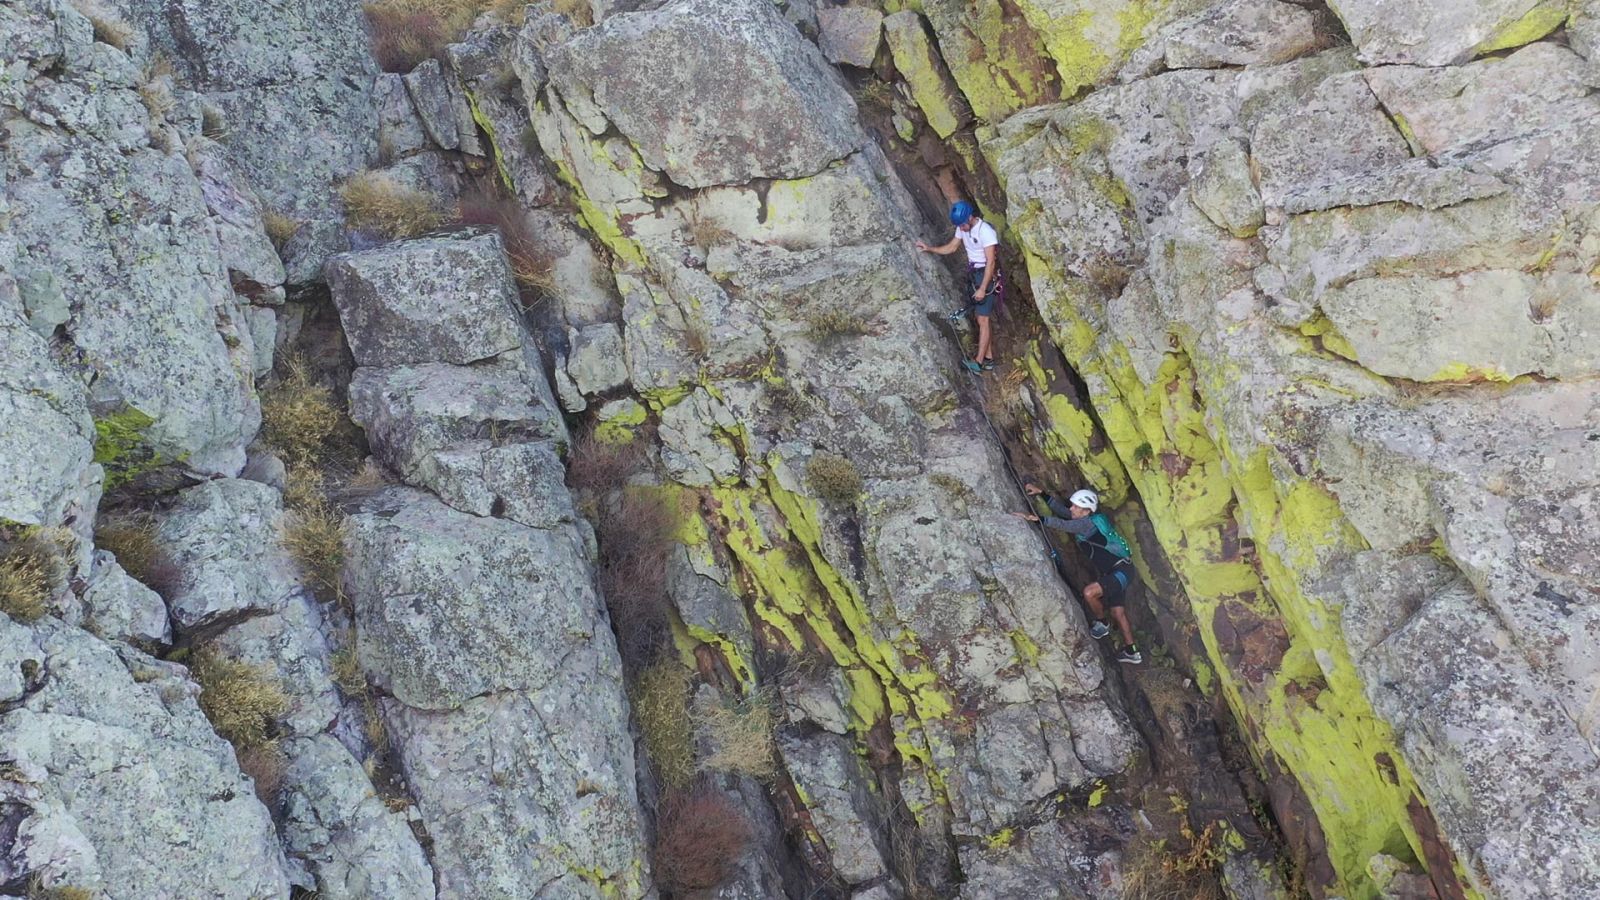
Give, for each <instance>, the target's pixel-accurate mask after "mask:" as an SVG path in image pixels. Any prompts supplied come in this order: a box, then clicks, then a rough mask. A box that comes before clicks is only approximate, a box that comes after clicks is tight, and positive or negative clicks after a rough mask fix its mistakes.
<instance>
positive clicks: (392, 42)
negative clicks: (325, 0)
mask: <svg viewBox="0 0 1600 900" xmlns="http://www.w3.org/2000/svg"><path fill="white" fill-rule="evenodd" d="M525 6H526V4H525V3H524V2H522V0H372V2H370V3H367V4H365V5H364V6H362V8H361V9H362V11H363V12H364V13H366V16H367V23H368V25H370V26H371V32H372V55H373V58H374V59H376V60H377V61H378V66H379V68H381V69H383V70H384V71H385V72H399V73H402V74H404V73H406V72H409V71H411V70H412V69H414V68H416V66H417V64H418V63H421V62H423V61H424V60H427V59H430V58H433V59H442V58H443V57H444V50H445V47H446V46H448V45H449V44H451V43H454V42H455V41H457V40H459V39H460V38H461V36H462V35H463V34H464V33H465V32H466V31H467V29H468V28H470V27H471V26H472V23H473V22H474V21H475V20H476V19H477V18H478V17H479V16H480V15H483V14H484V13H486V12H487V13H493V14H494V15H496V16H497V17H499V18H500V19H501V20H502V21H504V22H507V23H509V24H511V25H521V24H522V16H523V9H524V7H525Z"/></svg>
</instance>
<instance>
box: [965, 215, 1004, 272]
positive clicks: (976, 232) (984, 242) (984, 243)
mask: <svg viewBox="0 0 1600 900" xmlns="http://www.w3.org/2000/svg"><path fill="white" fill-rule="evenodd" d="M956 237H958V238H960V239H961V246H963V247H966V248H967V262H969V263H972V264H973V265H975V266H982V265H987V264H988V262H989V257H988V255H987V254H985V253H984V252H983V251H984V248H985V247H993V246H996V245H998V244H999V243H1000V236H999V235H997V234H995V233H994V226H993V225H990V224H989V223H988V222H985V221H984V220H982V219H979V220H978V221H976V222H974V223H973V224H972V227H971V228H969V229H967V230H966V231H962V230H961V229H959V228H957V229H956Z"/></svg>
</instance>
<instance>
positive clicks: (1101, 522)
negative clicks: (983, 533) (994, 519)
mask: <svg viewBox="0 0 1600 900" xmlns="http://www.w3.org/2000/svg"><path fill="white" fill-rule="evenodd" d="M1022 489H1023V490H1024V491H1025V492H1027V494H1028V496H1029V497H1039V498H1041V499H1042V500H1044V502H1045V505H1046V506H1048V507H1049V508H1050V511H1051V512H1052V513H1055V515H1053V516H1045V517H1044V518H1043V519H1040V518H1039V517H1038V516H1036V515H1034V514H1033V513H1031V512H1026V513H1012V515H1014V516H1016V517H1017V518H1019V519H1026V520H1028V521H1029V522H1040V521H1042V522H1044V524H1045V526H1046V527H1049V528H1054V529H1056V530H1057V531H1065V532H1067V533H1068V534H1070V535H1072V536H1073V537H1074V538H1076V539H1077V543H1078V546H1079V547H1082V548H1083V552H1084V553H1085V554H1087V555H1088V557H1089V564H1090V565H1091V566H1093V567H1094V570H1095V575H1096V578H1097V580H1096V581H1094V582H1092V583H1090V584H1089V585H1088V586H1087V587H1085V588H1084V589H1083V602H1084V603H1087V604H1088V605H1089V612H1090V613H1092V614H1093V616H1094V621H1093V623H1092V624H1090V626H1089V634H1090V635H1092V636H1093V637H1094V638H1095V639H1096V640H1099V639H1100V638H1103V637H1105V636H1106V635H1109V634H1110V633H1111V628H1110V627H1109V626H1107V625H1106V608H1107V607H1110V609H1111V618H1113V619H1115V620H1116V621H1117V628H1118V629H1119V630H1120V631H1121V632H1122V640H1123V645H1124V646H1123V648H1122V650H1121V651H1119V652H1118V653H1117V661H1118V662H1125V663H1132V664H1135V665H1137V664H1139V663H1142V662H1144V656H1143V655H1142V654H1141V653H1140V652H1139V647H1138V645H1137V644H1135V643H1134V642H1133V628H1132V627H1131V626H1130V625H1129V624H1128V613H1127V610H1125V609H1124V605H1125V604H1124V602H1123V601H1124V599H1125V598H1126V597H1127V594H1128V589H1129V588H1131V587H1133V579H1134V577H1135V573H1134V569H1133V561H1132V560H1131V559H1130V557H1131V555H1132V553H1131V551H1129V549H1128V542H1127V541H1125V540H1123V539H1122V535H1120V534H1118V533H1117V529H1116V526H1114V525H1112V524H1111V519H1110V518H1109V517H1107V516H1106V514H1105V513H1103V512H1100V495H1099V494H1096V493H1095V492H1094V491H1091V490H1089V489H1088V488H1084V489H1082V490H1079V491H1077V492H1075V493H1073V495H1072V498H1071V500H1070V501H1069V502H1068V503H1062V502H1061V501H1060V500H1058V499H1057V498H1056V497H1054V496H1052V495H1050V494H1047V493H1045V492H1044V491H1043V490H1041V489H1040V488H1039V486H1038V485H1037V484H1035V483H1033V482H1032V481H1029V482H1027V483H1026V484H1024V485H1023V486H1022Z"/></svg>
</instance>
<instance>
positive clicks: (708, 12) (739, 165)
mask: <svg viewBox="0 0 1600 900" xmlns="http://www.w3.org/2000/svg"><path fill="white" fill-rule="evenodd" d="M689 48H693V50H692V51H690V50H689ZM618 59H626V60H628V65H626V66H617V65H614V64H613V63H612V62H611V61H613V60H618ZM546 62H547V64H548V65H549V68H550V80H551V82H552V83H553V84H555V85H556V86H557V87H558V88H559V89H560V91H561V94H562V96H563V97H565V98H566V99H567V101H568V103H569V104H572V105H573V106H574V108H575V109H576V110H578V111H579V112H578V118H579V120H580V121H582V122H583V123H584V125H585V126H587V127H588V128H589V129H590V130H591V131H592V132H593V133H594V134H602V133H604V132H605V130H606V128H607V124H606V123H608V122H609V123H611V124H614V125H615V126H616V128H618V129H619V130H620V131H621V132H622V134H623V135H624V136H626V137H627V139H628V140H629V141H631V142H632V143H633V145H634V146H635V147H637V148H638V152H639V154H640V156H641V157H642V158H643V160H644V162H645V164H646V165H648V166H650V167H651V168H652V169H655V170H657V171H661V172H665V173H666V175H667V177H668V178H670V179H672V181H674V182H675V183H677V184H680V185H683V186H684V187H690V188H700V187H708V186H710V185H716V184H741V183H744V182H747V181H749V180H751V179H752V178H798V177H803V176H807V175H815V174H816V173H817V172H819V171H821V170H822V169H823V168H824V167H825V166H827V165H828V164H829V163H831V162H833V161H834V160H837V159H840V158H842V157H844V156H847V155H849V154H850V153H851V152H853V151H854V150H856V149H857V148H859V147H860V146H861V144H862V142H863V140H864V138H863V136H862V134H861V131H860V129H859V128H858V127H857V126H856V120H855V105H854V103H853V102H852V101H851V99H850V96H849V94H847V93H846V92H845V90H844V86H843V84H842V83H841V82H840V80H839V78H838V76H837V75H836V74H835V73H834V72H833V70H832V69H831V68H830V67H829V66H828V64H827V61H826V60H824V59H823V58H822V54H821V53H820V52H819V51H818V50H817V48H816V47H815V46H813V45H812V44H810V43H808V42H807V41H805V40H804V39H802V38H801V37H800V34H799V32H797V31H795V30H794V28H793V27H792V26H791V25H789V23H787V22H785V21H784V20H783V17H782V15H780V14H779V13H778V11H777V10H776V9H774V8H773V5H772V4H771V3H767V2H764V0H671V2H669V3H666V4H664V5H662V6H660V7H659V8H656V9H652V10H649V11H646V12H637V13H621V14H617V15H612V16H609V17H607V18H606V20H605V21H604V22H603V23H601V25H600V26H599V27H597V28H593V29H589V30H586V31H583V32H580V33H579V34H578V35H577V36H575V37H574V38H573V39H572V40H570V41H568V42H566V43H563V44H561V45H559V46H558V47H557V48H555V49H554V50H553V51H552V52H551V53H549V54H548V55H547V56H546Z"/></svg>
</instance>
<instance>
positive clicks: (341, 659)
mask: <svg viewBox="0 0 1600 900" xmlns="http://www.w3.org/2000/svg"><path fill="white" fill-rule="evenodd" d="M328 662H329V665H330V666H331V667H332V669H333V671H332V675H333V683H334V684H336V685H338V686H339V690H341V691H344V692H345V693H346V694H347V695H349V696H351V697H359V696H361V694H362V692H364V691H365V690H366V689H367V673H366V672H363V671H362V670H361V657H360V656H359V655H358V654H357V653H356V648H355V638H354V636H353V635H352V636H351V638H350V646H348V647H346V648H344V649H343V650H335V651H334V652H333V653H332V655H330V656H329V657H328Z"/></svg>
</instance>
